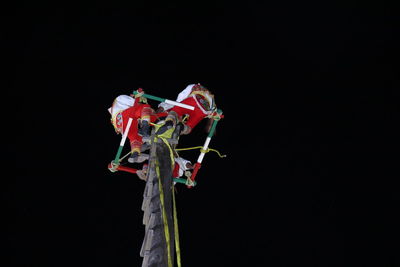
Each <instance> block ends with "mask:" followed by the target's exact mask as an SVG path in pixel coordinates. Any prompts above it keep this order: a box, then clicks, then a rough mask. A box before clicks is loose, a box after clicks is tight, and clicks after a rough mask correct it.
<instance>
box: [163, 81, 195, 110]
mask: <svg viewBox="0 0 400 267" xmlns="http://www.w3.org/2000/svg"><path fill="white" fill-rule="evenodd" d="M193 86H195V84H189V85H188V86H186V88H185V89H184V90H183V91H182V92H180V93H179V95H178V97H177V98H176V100H175V101H176V102H182V101H183V100H185V99H186V98H188V96H189V95H190V93H191V92H192V88H193ZM158 106H159V107H162V108H163V109H164V110H168V109H171V108H173V107H174V105H171V104H167V103H165V102H162V103H160V104H159V105H158Z"/></svg>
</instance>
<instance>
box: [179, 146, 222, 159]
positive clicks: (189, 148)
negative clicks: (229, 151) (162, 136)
mask: <svg viewBox="0 0 400 267" xmlns="http://www.w3.org/2000/svg"><path fill="white" fill-rule="evenodd" d="M193 149H200V152H202V153H208V152H210V151H212V152H215V153H217V154H218V156H219V157H220V158H225V157H226V155H222V154H221V153H220V152H219V151H218V150H216V149H212V148H208V149H206V150H203V147H202V146H194V147H187V148H176V149H175V150H177V151H184V150H193Z"/></svg>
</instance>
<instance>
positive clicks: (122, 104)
mask: <svg viewBox="0 0 400 267" xmlns="http://www.w3.org/2000/svg"><path fill="white" fill-rule="evenodd" d="M134 104H135V98H133V97H131V96H128V95H120V96H118V97H117V98H116V99H115V100H114V103H113V104H112V106H111V108H109V109H108V112H110V114H111V117H113V118H114V116H115V115H116V114H117V113H118V112H120V111H123V110H125V109H127V108H130V107H132V106H133V105H134Z"/></svg>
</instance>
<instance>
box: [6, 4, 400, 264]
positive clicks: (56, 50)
mask: <svg viewBox="0 0 400 267" xmlns="http://www.w3.org/2000/svg"><path fill="white" fill-rule="evenodd" d="M56 2H57V3H52V4H42V3H38V2H36V1H31V2H28V3H20V5H19V6H14V7H7V8H6V9H4V10H3V12H2V13H4V14H3V18H4V20H5V22H4V23H3V25H5V26H6V29H5V31H4V33H3V36H4V37H5V38H4V41H3V46H4V47H5V48H3V52H5V56H6V57H5V61H4V62H5V65H6V67H7V71H6V73H5V74H6V75H5V78H4V79H3V81H4V83H3V86H2V89H3V90H2V92H6V95H5V96H3V98H2V100H3V107H5V112H3V117H5V120H3V122H4V124H3V125H4V127H3V134H5V135H4V137H3V147H6V149H5V150H3V157H4V158H5V159H6V164H5V165H4V168H5V172H4V173H6V175H4V174H3V175H2V177H3V178H2V181H3V183H4V185H3V186H2V189H3V190H2V191H3V193H2V199H3V203H5V204H6V206H7V209H6V210H5V211H6V215H5V216H3V220H4V219H6V221H7V227H5V228H3V235H4V238H2V240H3V242H4V245H3V246H4V249H3V252H5V255H6V257H2V258H3V260H4V261H5V262H6V263H4V264H2V266H57V267H58V266H140V264H141V258H140V256H139V251H140V247H141V244H142V239H143V235H144V226H143V225H142V223H141V222H142V215H143V213H142V211H141V209H140V208H141V204H142V195H143V189H144V185H145V184H144V182H143V181H142V180H139V179H138V178H137V176H136V175H132V174H128V173H123V172H117V173H111V172H110V171H109V170H108V169H107V164H108V163H109V162H110V161H111V160H112V159H114V156H115V153H116V151H117V149H118V145H119V142H120V138H121V137H120V136H119V135H116V134H115V132H114V129H113V127H112V125H111V124H110V116H109V113H108V112H107V109H108V108H109V107H110V105H111V103H112V101H113V100H114V98H115V97H117V96H118V95H120V94H129V93H131V92H132V91H133V90H136V89H137V88H139V87H141V88H143V89H144V90H145V91H146V92H147V93H148V94H152V95H156V96H160V97H164V98H168V99H172V100H175V98H176V96H177V94H178V93H179V92H180V91H181V90H183V89H184V88H185V87H186V86H187V85H188V84H191V83H198V82H200V83H202V84H203V85H204V86H206V87H208V88H209V89H210V90H211V91H212V92H213V93H214V94H215V99H216V103H217V106H218V107H219V108H220V109H222V111H223V112H224V114H225V118H224V119H223V120H222V121H221V122H220V123H219V125H218V127H217V134H216V136H215V137H214V138H213V140H212V141H211V144H210V147H211V148H215V149H218V150H220V151H221V152H222V153H223V154H227V155H228V156H227V158H224V159H220V158H218V156H217V155H216V154H215V153H208V154H207V155H206V157H205V159H204V161H203V167H202V168H201V169H200V171H199V174H198V176H197V181H198V185H197V186H196V187H195V188H193V189H187V188H186V187H185V186H182V185H178V186H177V188H178V192H177V202H178V204H177V205H178V216H179V225H180V236H181V239H180V241H181V250H182V262H183V266H189V267H191V266H367V265H368V264H372V265H374V266H398V265H400V257H399V253H398V251H399V247H398V246H399V238H400V235H399V231H398V230H397V228H398V225H399V220H398V219H397V215H398V212H399V208H400V206H399V187H398V185H399V183H398V182H397V180H398V179H399V171H398V166H399V149H400V146H399V143H398V136H399V134H400V131H399V130H398V123H399V119H400V113H399V100H400V93H399V92H400V91H399V88H400V79H399V60H400V56H399V51H398V50H399V45H400V42H399V34H400V32H399V25H400V24H399V23H398V22H399V21H398V20H399V18H398V14H396V12H395V10H394V8H393V7H392V6H390V5H387V4H385V3H384V2H381V1H379V4H377V3H375V4H372V3H370V4H368V3H361V2H359V3H355V2H350V1H343V2H339V1H336V2H333V1H314V2H309V1H307V2H304V1H293V2H288V1H285V2H283V1H273V2H270V3H264V4H261V3H250V2H248V1H245V2H238V3H231V2H222V1H214V3H213V4H206V3H204V2H201V1H178V2H177V1H173V2H171V1H164V2H163V3H162V4H159V3H156V2H151V1H131V2H130V4H126V3H124V4H123V3H114V2H112V3H111V2H110V1H107V2H105V1H104V2H101V1H96V2H93V3H89V2H85V3H84V4H73V3H70V2H65V3H60V2H58V1H56ZM321 2H322V3H321ZM4 62H3V63H4ZM4 103H6V105H4ZM150 103H151V104H152V105H153V106H154V107H156V105H157V103H156V102H154V101H152V102H150ZM204 126H205V124H204V123H201V124H200V125H198V127H196V128H195V129H194V132H193V133H192V134H191V135H189V136H182V137H181V143H180V146H181V147H189V146H200V145H202V144H203V142H204V140H205V138H206V133H205V131H204ZM198 153H199V151H191V152H182V153H181V155H182V156H183V157H185V158H187V159H189V160H191V161H192V162H195V161H196V159H197V156H198Z"/></svg>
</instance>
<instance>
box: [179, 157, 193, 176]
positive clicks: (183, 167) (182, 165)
mask: <svg viewBox="0 0 400 267" xmlns="http://www.w3.org/2000/svg"><path fill="white" fill-rule="evenodd" d="M175 162H176V163H178V165H179V173H178V175H179V177H181V176H182V175H183V173H184V172H185V171H187V170H189V169H188V168H186V163H190V164H192V163H191V162H190V161H189V160H186V159H184V158H181V157H178V158H175Z"/></svg>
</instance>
